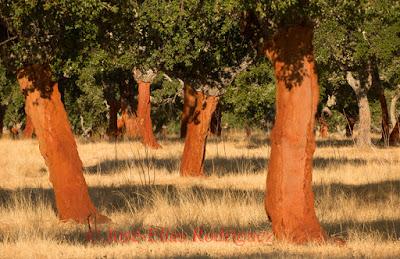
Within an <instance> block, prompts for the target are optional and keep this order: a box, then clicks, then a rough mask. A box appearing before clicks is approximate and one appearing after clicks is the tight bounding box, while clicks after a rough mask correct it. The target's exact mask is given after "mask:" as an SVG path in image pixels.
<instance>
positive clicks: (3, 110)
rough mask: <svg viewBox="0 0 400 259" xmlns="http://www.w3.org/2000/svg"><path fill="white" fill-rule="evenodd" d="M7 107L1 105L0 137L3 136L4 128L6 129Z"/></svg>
mask: <svg viewBox="0 0 400 259" xmlns="http://www.w3.org/2000/svg"><path fill="white" fill-rule="evenodd" d="M6 108H7V106H5V105H0V137H1V136H3V128H4V115H5V114H6Z"/></svg>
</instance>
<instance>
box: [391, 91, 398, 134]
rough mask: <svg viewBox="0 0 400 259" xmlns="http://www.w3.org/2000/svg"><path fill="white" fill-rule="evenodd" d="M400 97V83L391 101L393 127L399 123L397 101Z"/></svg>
mask: <svg viewBox="0 0 400 259" xmlns="http://www.w3.org/2000/svg"><path fill="white" fill-rule="evenodd" d="M399 99H400V85H398V86H397V91H396V92H395V94H394V95H393V97H392V100H391V101H390V123H391V125H392V129H393V128H394V127H395V125H396V124H397V118H398V117H397V111H396V109H397V102H398V101H399Z"/></svg>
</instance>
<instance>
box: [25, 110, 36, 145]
mask: <svg viewBox="0 0 400 259" xmlns="http://www.w3.org/2000/svg"><path fill="white" fill-rule="evenodd" d="M34 131H35V130H34V127H33V124H32V120H31V117H30V116H28V115H26V122H25V129H24V132H23V133H22V135H23V136H24V138H26V139H29V138H32V136H33V133H34Z"/></svg>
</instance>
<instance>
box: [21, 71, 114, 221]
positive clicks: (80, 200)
mask: <svg viewBox="0 0 400 259" xmlns="http://www.w3.org/2000/svg"><path fill="white" fill-rule="evenodd" d="M18 82H19V85H20V88H21V89H22V91H23V93H24V94H25V96H26V99H25V111H26V114H27V115H28V116H29V117H30V118H31V120H32V124H33V127H34V128H35V131H36V136H37V138H38V140H39V148H40V152H41V154H42V156H43V158H44V159H45V162H46V165H47V166H48V168H49V172H50V181H51V183H52V185H53V188H54V193H55V198H56V205H57V210H58V215H59V217H60V219H61V220H74V221H76V222H79V223H86V222H88V221H93V222H97V223H103V222H105V221H108V218H106V217H105V216H102V215H100V214H98V212H97V211H96V208H95V207H94V205H93V203H92V201H91V199H90V197H89V193H88V187H87V185H86V182H85V179H84V177H83V173H82V162H81V160H80V158H79V154H78V151H77V146H76V143H75V139H74V136H73V134H72V130H71V127H70V125H69V122H68V117H67V113H66V112H65V109H64V106H63V104H62V102H61V96H60V92H59V91H58V84H57V83H53V82H52V81H51V72H50V69H49V68H47V67H44V66H42V65H32V66H27V67H25V68H24V69H21V70H20V71H19V72H18Z"/></svg>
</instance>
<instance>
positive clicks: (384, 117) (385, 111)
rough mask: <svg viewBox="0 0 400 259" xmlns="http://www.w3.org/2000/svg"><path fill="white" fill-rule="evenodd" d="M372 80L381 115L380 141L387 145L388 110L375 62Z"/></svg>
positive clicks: (388, 130)
mask: <svg viewBox="0 0 400 259" xmlns="http://www.w3.org/2000/svg"><path fill="white" fill-rule="evenodd" d="M372 78H373V81H372V86H373V87H374V88H375V89H376V90H377V91H378V95H379V103H380V105H381V115H382V122H381V125H382V137H381V141H382V142H383V143H384V144H385V145H386V146H387V145H389V135H390V118H389V110H388V106H387V102H386V96H385V89H383V87H382V83H381V80H380V78H379V70H378V67H377V66H376V64H375V63H374V64H373V77H372Z"/></svg>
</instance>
